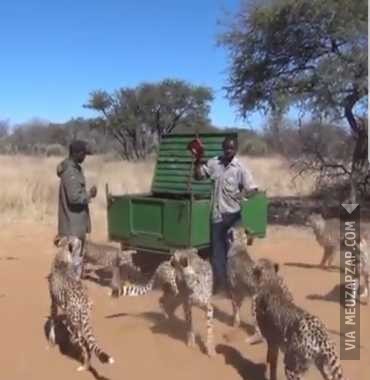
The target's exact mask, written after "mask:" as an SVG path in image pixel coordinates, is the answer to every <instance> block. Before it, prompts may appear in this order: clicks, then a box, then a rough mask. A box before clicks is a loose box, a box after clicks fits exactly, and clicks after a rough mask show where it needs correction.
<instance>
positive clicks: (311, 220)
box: [306, 212, 325, 227]
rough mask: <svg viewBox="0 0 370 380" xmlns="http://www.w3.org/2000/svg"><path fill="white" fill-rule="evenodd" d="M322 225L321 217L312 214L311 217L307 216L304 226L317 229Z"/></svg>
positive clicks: (317, 214)
mask: <svg viewBox="0 0 370 380" xmlns="http://www.w3.org/2000/svg"><path fill="white" fill-rule="evenodd" d="M323 223H325V220H324V218H323V217H322V215H321V214H319V213H317V212H314V213H312V214H311V215H309V216H308V218H307V220H306V226H308V227H319V226H321V225H322V224H323Z"/></svg>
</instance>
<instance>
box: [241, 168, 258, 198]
mask: <svg viewBox="0 0 370 380" xmlns="http://www.w3.org/2000/svg"><path fill="white" fill-rule="evenodd" d="M240 182H241V189H240V198H246V197H248V196H250V195H251V194H254V193H256V192H258V190H259V189H258V186H257V184H256V182H255V181H254V179H253V176H252V174H251V172H250V171H249V170H248V169H247V168H244V167H243V168H241V181H240Z"/></svg>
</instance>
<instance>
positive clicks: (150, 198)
mask: <svg viewBox="0 0 370 380" xmlns="http://www.w3.org/2000/svg"><path fill="white" fill-rule="evenodd" d="M227 135H235V134H233V133H217V134H214V133H212V134H199V136H198V137H199V138H200V139H201V140H202V142H203V144H204V147H205V158H206V159H209V158H212V157H215V156H218V155H220V154H222V141H223V140H224V138H225V137H226V136H227ZM193 139H194V135H186V134H171V135H169V136H167V137H164V138H163V139H162V142H161V144H160V147H159V153H158V157H157V162H156V166H155V172H154V176H153V180H152V186H151V192H150V193H148V194H125V195H112V194H110V193H109V190H108V188H107V218H108V236H109V239H110V240H112V241H116V242H120V243H121V244H122V246H123V247H127V248H133V249H137V250H140V251H148V252H153V253H164V254H166V253H167V254H171V252H173V250H175V249H176V248H189V247H194V248H197V249H199V250H202V249H207V248H208V247H209V246H210V222H211V204H212V182H211V181H210V180H201V181H199V180H195V179H194V178H193V171H194V167H193V158H192V156H191V154H190V152H189V151H188V150H187V145H188V143H189V142H190V141H191V140H193ZM241 214H242V223H243V225H244V227H245V229H246V231H247V232H248V236H249V237H257V238H263V237H265V234H266V225H267V199H266V196H265V193H263V192H258V193H256V194H254V195H253V196H252V197H251V198H249V199H248V200H244V201H242V212H241Z"/></svg>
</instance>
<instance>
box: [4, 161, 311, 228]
mask: <svg viewBox="0 0 370 380" xmlns="http://www.w3.org/2000/svg"><path fill="white" fill-rule="evenodd" d="M60 160H61V159H60V158H55V157H50V158H36V157H25V156H0V178H1V187H0V213H1V221H2V222H10V221H14V222H16V221H20V220H22V221H38V222H44V223H53V224H54V223H55V221H56V210H57V198H58V185H59V182H58V177H57V176H56V165H57V164H58V162H59V161H60ZM242 161H243V162H245V164H246V165H248V167H249V168H250V169H251V171H252V173H253V174H254V176H255V178H256V181H257V182H258V184H259V185H260V186H261V188H265V189H266V190H267V194H268V195H270V196H271V195H299V194H307V193H309V192H311V191H312V188H313V181H307V182H303V181H300V182H297V183H296V184H294V183H292V177H293V173H292V172H291V171H290V170H289V168H288V165H287V163H286V162H284V161H283V160H282V159H281V158H279V157H274V158H248V157H243V158H242ZM84 168H85V174H86V179H87V182H88V186H90V185H92V184H96V185H97V186H98V197H97V199H96V200H95V201H94V203H93V205H92V216H93V222H94V223H95V222H99V223H100V222H103V223H105V189H104V187H105V183H108V184H109V188H110V190H111V192H112V193H113V194H125V193H143V192H148V191H150V185H151V180H152V174H153V169H154V162H153V161H148V162H140V163H131V162H122V161H119V162H118V161H116V162H112V161H107V160H105V159H104V157H88V158H87V160H86V162H85V163H84Z"/></svg>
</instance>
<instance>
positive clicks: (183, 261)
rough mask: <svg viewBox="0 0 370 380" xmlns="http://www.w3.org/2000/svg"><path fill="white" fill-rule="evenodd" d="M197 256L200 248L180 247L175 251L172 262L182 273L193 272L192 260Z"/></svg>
mask: <svg viewBox="0 0 370 380" xmlns="http://www.w3.org/2000/svg"><path fill="white" fill-rule="evenodd" d="M195 256H196V257H198V250H197V249H195V248H189V249H178V250H176V251H175V252H174V253H173V255H172V257H171V259H170V263H171V265H172V266H173V267H174V268H175V269H177V270H179V271H181V272H182V273H184V274H192V273H193V272H194V269H193V267H192V266H191V261H192V259H193V258H194V257H195Z"/></svg>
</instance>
